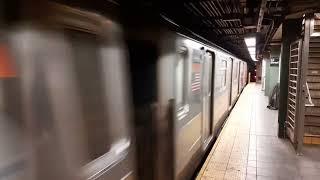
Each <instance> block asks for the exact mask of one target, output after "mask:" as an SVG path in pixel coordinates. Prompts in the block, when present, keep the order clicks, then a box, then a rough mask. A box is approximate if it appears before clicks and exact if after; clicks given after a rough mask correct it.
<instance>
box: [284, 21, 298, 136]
mask: <svg viewBox="0 0 320 180" xmlns="http://www.w3.org/2000/svg"><path fill="white" fill-rule="evenodd" d="M301 25H302V24H301V20H300V19H286V20H285V21H284V22H283V24H282V43H281V55H280V57H281V59H280V100H279V102H280V103H279V113H278V123H279V126H278V137H279V138H285V121H286V116H287V104H288V103H287V98H288V69H289V58H290V44H291V43H292V42H293V41H295V40H297V39H298V37H299V36H300V33H301Z"/></svg>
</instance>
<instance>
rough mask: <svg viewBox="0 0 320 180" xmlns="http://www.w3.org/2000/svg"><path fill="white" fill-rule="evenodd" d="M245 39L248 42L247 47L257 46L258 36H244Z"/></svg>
mask: <svg viewBox="0 0 320 180" xmlns="http://www.w3.org/2000/svg"><path fill="white" fill-rule="evenodd" d="M244 41H245V42H246V45H247V47H252V46H256V38H255V37H248V38H244Z"/></svg>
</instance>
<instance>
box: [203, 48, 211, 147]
mask: <svg viewBox="0 0 320 180" xmlns="http://www.w3.org/2000/svg"><path fill="white" fill-rule="evenodd" d="M212 60H213V58H212V55H211V53H206V55H205V56H204V59H203V72H202V75H203V76H202V94H203V96H202V109H203V112H202V113H203V115H202V137H203V142H206V141H207V140H209V137H210V136H211V135H212V128H211V127H212V120H213V118H212V110H213V109H212V108H211V107H212V104H213V103H212V79H213V77H212V74H213V73H212V70H213V62H212Z"/></svg>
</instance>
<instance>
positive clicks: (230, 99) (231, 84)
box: [229, 58, 233, 106]
mask: <svg viewBox="0 0 320 180" xmlns="http://www.w3.org/2000/svg"><path fill="white" fill-rule="evenodd" d="M230 59H231V76H230V94H229V106H232V92H233V58H230Z"/></svg>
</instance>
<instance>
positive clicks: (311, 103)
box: [306, 82, 314, 106]
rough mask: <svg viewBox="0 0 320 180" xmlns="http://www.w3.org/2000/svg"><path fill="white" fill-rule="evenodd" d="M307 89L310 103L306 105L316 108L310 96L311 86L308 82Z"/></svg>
mask: <svg viewBox="0 0 320 180" xmlns="http://www.w3.org/2000/svg"><path fill="white" fill-rule="evenodd" d="M306 87H307V92H308V101H309V102H308V103H306V106H314V104H313V102H312V98H311V95H310V90H309V86H308V83H307V82H306Z"/></svg>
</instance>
